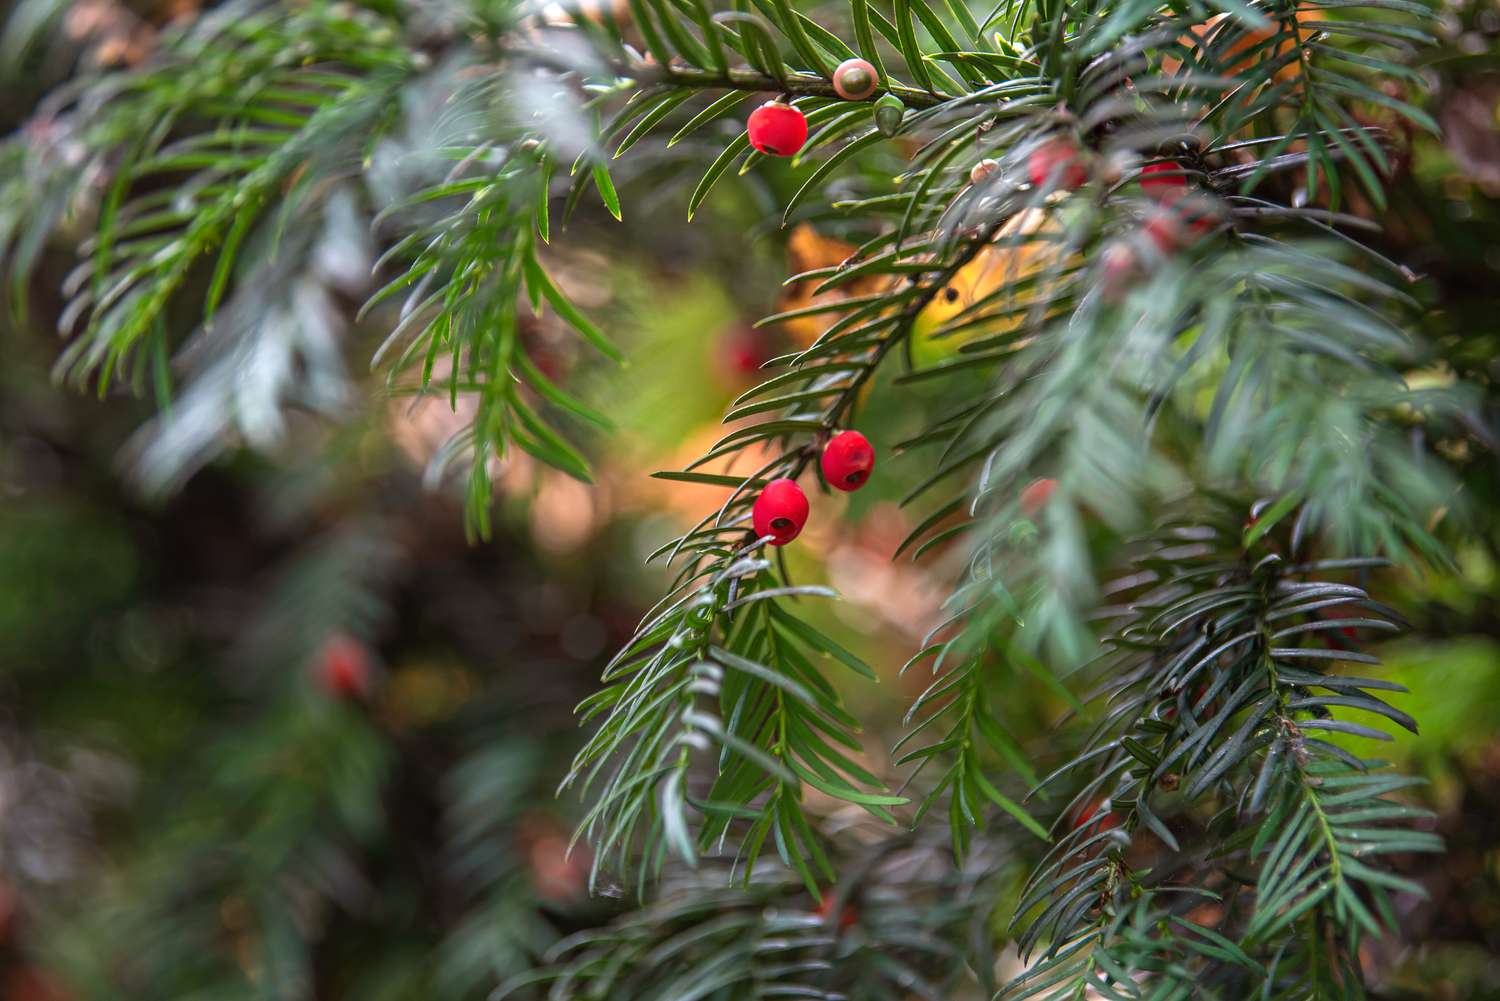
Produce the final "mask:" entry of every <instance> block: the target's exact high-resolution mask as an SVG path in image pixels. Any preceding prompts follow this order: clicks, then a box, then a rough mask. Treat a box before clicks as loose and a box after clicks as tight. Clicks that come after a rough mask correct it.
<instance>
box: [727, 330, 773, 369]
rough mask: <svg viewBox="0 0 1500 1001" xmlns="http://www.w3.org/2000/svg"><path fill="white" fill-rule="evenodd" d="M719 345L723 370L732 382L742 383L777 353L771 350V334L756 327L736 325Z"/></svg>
mask: <svg viewBox="0 0 1500 1001" xmlns="http://www.w3.org/2000/svg"><path fill="white" fill-rule="evenodd" d="M717 347H718V351H717V356H718V360H719V362H720V368H721V371H722V372H723V373H724V374H725V375H726V376H727V377H728V381H729V382H731V383H740V382H743V381H744V380H745V379H748V378H750V377H751V376H753V375H755V373H756V372H759V371H760V367H761V366H762V365H764V364H765V363H766V362H768V361H770V360H771V358H772V357H774V354H775V352H774V351H772V350H771V343H770V335H769V334H768V333H767V332H766V331H764V330H757V329H755V328H754V327H736V328H735V329H734V330H732V331H730V332H729V333H727V334H725V335H724V336H723V338H722V339H721V340H720V342H719V344H718V346H717Z"/></svg>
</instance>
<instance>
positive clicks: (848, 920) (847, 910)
mask: <svg viewBox="0 0 1500 1001" xmlns="http://www.w3.org/2000/svg"><path fill="white" fill-rule="evenodd" d="M836 903H837V902H836V901H835V900H834V899H833V894H831V893H830V894H828V895H827V896H826V897H824V898H823V899H822V900H820V901H819V902H818V909H817V911H816V912H815V913H816V914H817V915H818V917H820V918H822V919H823V921H824V922H825V923H826V922H827V921H828V920H829V919H830V918H832V917H833V908H834V907H835V906H836ZM858 923H859V909H858V908H857V907H855V906H854V905H853V904H852V903H849V904H845V905H844V906H843V908H842V909H840V911H839V931H848V930H849V929H850V928H853V927H854V926H855V925H856V924H858Z"/></svg>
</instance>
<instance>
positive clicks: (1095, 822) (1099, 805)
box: [1073, 799, 1120, 834]
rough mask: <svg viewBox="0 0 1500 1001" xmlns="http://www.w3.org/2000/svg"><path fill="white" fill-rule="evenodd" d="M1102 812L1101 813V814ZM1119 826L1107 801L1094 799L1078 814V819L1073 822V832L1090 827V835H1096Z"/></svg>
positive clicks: (1117, 816)
mask: <svg viewBox="0 0 1500 1001" xmlns="http://www.w3.org/2000/svg"><path fill="white" fill-rule="evenodd" d="M1101 811H1102V813H1101ZM1119 826H1120V817H1119V815H1118V814H1116V813H1115V812H1114V811H1113V810H1111V809H1110V803H1109V800H1107V799H1096V800H1094V801H1093V802H1092V803H1090V804H1089V805H1088V806H1086V807H1084V808H1083V809H1082V810H1081V811H1080V812H1079V814H1078V819H1077V820H1075V821H1073V830H1075V831H1076V830H1078V829H1079V828H1080V827H1092V828H1093V830H1092V831H1090V832H1089V833H1090V834H1098V833H1099V832H1100V831H1108V830H1112V829H1113V828H1116V827H1119Z"/></svg>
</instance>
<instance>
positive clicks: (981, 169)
mask: <svg viewBox="0 0 1500 1001" xmlns="http://www.w3.org/2000/svg"><path fill="white" fill-rule="evenodd" d="M999 169H1000V161H999V160H991V159H990V158H989V157H985V158H984V159H983V160H980V161H979V162H978V163H976V164H974V166H973V167H971V168H969V183H970V184H983V183H984V182H985V181H988V180H989V179H990V178H991V177H994V176H995V171H997V170H999Z"/></svg>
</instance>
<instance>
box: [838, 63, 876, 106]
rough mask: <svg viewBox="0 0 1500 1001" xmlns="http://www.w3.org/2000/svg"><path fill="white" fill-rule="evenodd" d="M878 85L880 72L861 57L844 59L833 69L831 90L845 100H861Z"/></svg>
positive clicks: (873, 91)
mask: <svg viewBox="0 0 1500 1001" xmlns="http://www.w3.org/2000/svg"><path fill="white" fill-rule="evenodd" d="M879 85H880V74H879V73H877V72H875V67H874V66H872V65H870V63H868V62H866V61H865V60H863V59H845V60H844V61H843V62H841V63H839V67H838V69H836V70H834V71H833V91H834V93H835V94H838V96H839V97H842V98H843V99H844V100H846V101H863V100H864V99H865V98H867V97H869V96H870V95H871V94H873V93H875V88H876V87H877V86H879Z"/></svg>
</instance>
